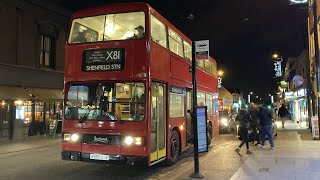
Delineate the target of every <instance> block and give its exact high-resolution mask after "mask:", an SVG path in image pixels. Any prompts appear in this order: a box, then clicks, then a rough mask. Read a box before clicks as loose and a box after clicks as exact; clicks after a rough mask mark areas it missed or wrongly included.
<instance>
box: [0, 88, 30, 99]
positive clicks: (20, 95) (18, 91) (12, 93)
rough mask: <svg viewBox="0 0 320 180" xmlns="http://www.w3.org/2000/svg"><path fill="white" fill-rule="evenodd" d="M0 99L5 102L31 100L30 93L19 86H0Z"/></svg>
mask: <svg viewBox="0 0 320 180" xmlns="http://www.w3.org/2000/svg"><path fill="white" fill-rule="evenodd" d="M0 99H4V100H9V99H12V100H15V99H17V100H30V99H31V97H30V96H29V93H28V92H27V91H26V90H25V89H24V88H22V87H18V86H0Z"/></svg>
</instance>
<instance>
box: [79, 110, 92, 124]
mask: <svg viewBox="0 0 320 180" xmlns="http://www.w3.org/2000/svg"><path fill="white" fill-rule="evenodd" d="M89 113H90V109H87V111H86V112H85V113H84V115H83V116H82V117H81V118H80V120H79V123H84V121H85V120H86V119H87V118H88V115H89Z"/></svg>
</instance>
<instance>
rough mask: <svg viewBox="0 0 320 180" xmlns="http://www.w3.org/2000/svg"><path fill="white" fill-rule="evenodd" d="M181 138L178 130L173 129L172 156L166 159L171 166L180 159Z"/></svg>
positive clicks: (171, 140)
mask: <svg viewBox="0 0 320 180" xmlns="http://www.w3.org/2000/svg"><path fill="white" fill-rule="evenodd" d="M179 154H180V138H179V134H178V132H177V131H172V133H171V138H170V156H169V159H167V160H166V165H168V166H171V165H173V164H174V163H176V162H177V161H178V160H179Z"/></svg>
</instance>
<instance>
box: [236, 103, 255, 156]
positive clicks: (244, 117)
mask: <svg viewBox="0 0 320 180" xmlns="http://www.w3.org/2000/svg"><path fill="white" fill-rule="evenodd" d="M236 121H238V122H239V130H240V133H241V136H242V142H241V143H240V145H239V147H238V148H237V149H235V151H236V153H238V154H239V155H241V154H240V149H241V147H242V146H243V144H246V147H247V152H246V154H252V152H251V151H250V149H249V133H248V130H249V127H250V123H251V117H250V114H249V112H248V111H247V110H246V109H240V110H239V112H238V115H237V117H236Z"/></svg>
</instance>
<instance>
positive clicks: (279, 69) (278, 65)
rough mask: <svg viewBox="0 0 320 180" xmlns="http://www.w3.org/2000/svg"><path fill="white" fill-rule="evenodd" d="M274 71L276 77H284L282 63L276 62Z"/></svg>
mask: <svg viewBox="0 0 320 180" xmlns="http://www.w3.org/2000/svg"><path fill="white" fill-rule="evenodd" d="M274 71H275V76H276V77H281V76H282V67H281V61H276V62H274Z"/></svg>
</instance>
